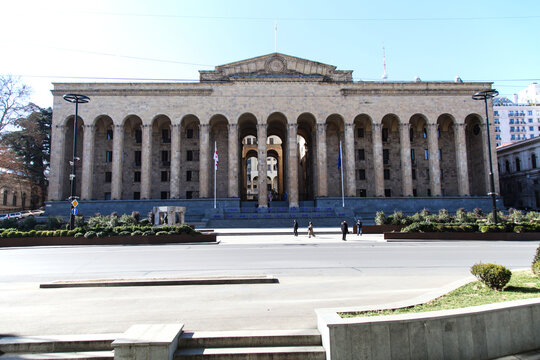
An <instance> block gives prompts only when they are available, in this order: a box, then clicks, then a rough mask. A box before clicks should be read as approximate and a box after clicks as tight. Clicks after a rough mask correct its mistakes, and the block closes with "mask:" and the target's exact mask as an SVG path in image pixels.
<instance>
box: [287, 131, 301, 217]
mask: <svg viewBox="0 0 540 360" xmlns="http://www.w3.org/2000/svg"><path fill="white" fill-rule="evenodd" d="M297 136H298V124H287V150H288V153H287V165H286V168H287V185H288V189H287V193H288V196H287V199H288V200H289V207H290V208H297V207H299V202H298V141H297Z"/></svg>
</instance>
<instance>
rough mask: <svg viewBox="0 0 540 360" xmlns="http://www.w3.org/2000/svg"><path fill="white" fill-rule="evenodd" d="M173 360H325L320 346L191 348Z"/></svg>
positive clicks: (176, 355) (181, 351) (324, 353)
mask: <svg viewBox="0 0 540 360" xmlns="http://www.w3.org/2000/svg"><path fill="white" fill-rule="evenodd" d="M174 359H175V360H188V359H189V360H197V359H203V360H225V359H235V360H325V359H326V352H325V350H324V348H323V347H322V346H284V347H245V348H231V347H228V348H191V349H181V350H178V351H177V352H176V353H175V354H174Z"/></svg>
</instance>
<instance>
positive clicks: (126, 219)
mask: <svg viewBox="0 0 540 360" xmlns="http://www.w3.org/2000/svg"><path fill="white" fill-rule="evenodd" d="M119 221H120V224H121V225H124V226H129V225H136V224H137V221H136V220H135V218H134V217H133V216H131V215H127V214H124V215H122V216H120V220H119Z"/></svg>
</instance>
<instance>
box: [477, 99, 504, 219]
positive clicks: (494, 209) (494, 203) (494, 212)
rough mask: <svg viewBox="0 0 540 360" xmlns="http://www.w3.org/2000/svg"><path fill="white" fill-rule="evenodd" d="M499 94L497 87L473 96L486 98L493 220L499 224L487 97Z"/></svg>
mask: <svg viewBox="0 0 540 360" xmlns="http://www.w3.org/2000/svg"><path fill="white" fill-rule="evenodd" d="M497 95H499V92H498V91H497V90H495V89H490V90H484V91H480V92H477V93H476V94H474V95H473V96H472V98H473V100H484V104H485V108H486V133H487V134H486V135H487V146H488V156H489V194H488V195H491V206H492V208H493V210H492V211H493V221H494V223H495V224H497V194H496V193H495V179H494V178H493V160H492V157H491V137H490V133H489V115H488V106H487V99H491V98H493V97H495V96H497Z"/></svg>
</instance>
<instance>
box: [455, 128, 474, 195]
mask: <svg viewBox="0 0 540 360" xmlns="http://www.w3.org/2000/svg"><path fill="white" fill-rule="evenodd" d="M454 141H455V145H454V146H455V148H456V167H457V169H456V170H457V181H458V193H459V195H460V196H469V195H470V194H471V193H470V190H469V167H468V164H467V141H466V137H465V124H463V123H460V124H458V123H454Z"/></svg>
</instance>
